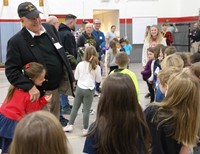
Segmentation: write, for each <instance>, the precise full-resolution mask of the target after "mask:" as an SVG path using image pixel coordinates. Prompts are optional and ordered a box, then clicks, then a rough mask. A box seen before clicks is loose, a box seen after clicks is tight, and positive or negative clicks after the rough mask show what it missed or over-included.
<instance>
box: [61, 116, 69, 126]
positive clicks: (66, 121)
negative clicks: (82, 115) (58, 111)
mask: <svg viewBox="0 0 200 154" xmlns="http://www.w3.org/2000/svg"><path fill="white" fill-rule="evenodd" d="M68 122H69V120H68V119H65V118H64V117H63V116H62V117H60V123H61V125H62V126H63V127H65V126H67V124H68Z"/></svg>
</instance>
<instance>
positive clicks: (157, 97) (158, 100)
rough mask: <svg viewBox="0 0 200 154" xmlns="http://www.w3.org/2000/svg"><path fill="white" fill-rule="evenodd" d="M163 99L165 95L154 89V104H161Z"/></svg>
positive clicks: (158, 89)
mask: <svg viewBox="0 0 200 154" xmlns="http://www.w3.org/2000/svg"><path fill="white" fill-rule="evenodd" d="M164 98H165V95H164V94H163V93H162V92H161V91H160V87H159V86H157V87H156V96H155V101H156V102H162V100H163V99H164Z"/></svg>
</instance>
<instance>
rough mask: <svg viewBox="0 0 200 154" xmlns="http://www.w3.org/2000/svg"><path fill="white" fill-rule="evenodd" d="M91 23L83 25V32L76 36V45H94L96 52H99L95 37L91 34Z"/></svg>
mask: <svg viewBox="0 0 200 154" xmlns="http://www.w3.org/2000/svg"><path fill="white" fill-rule="evenodd" d="M92 31H93V24H92V23H87V24H86V25H85V32H83V33H82V35H80V36H79V37H78V40H77V47H88V46H91V45H92V46H94V47H95V48H96V50H97V52H98V53H100V47H99V43H98V40H97V38H96V37H95V36H94V35H93V34H92Z"/></svg>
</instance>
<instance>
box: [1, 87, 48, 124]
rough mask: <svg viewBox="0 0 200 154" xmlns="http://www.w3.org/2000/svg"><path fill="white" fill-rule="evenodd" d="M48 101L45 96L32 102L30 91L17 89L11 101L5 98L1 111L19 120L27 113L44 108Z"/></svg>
mask: <svg viewBox="0 0 200 154" xmlns="http://www.w3.org/2000/svg"><path fill="white" fill-rule="evenodd" d="M47 103H48V102H47V101H46V99H45V98H44V96H43V97H41V98H39V100H38V101H35V102H31V101H30V94H29V93H28V92H25V91H23V90H19V89H15V91H14V93H13V96H12V98H11V99H10V101H9V102H7V101H6V99H5V100H4V102H3V104H2V106H1V108H0V113H1V114H3V115H4V116H5V117H7V118H9V119H12V120H17V121H19V120H20V119H21V118H23V116H25V115H26V114H28V113H31V112H33V111H37V110H40V109H42V108H43V107H44V105H45V104H47Z"/></svg>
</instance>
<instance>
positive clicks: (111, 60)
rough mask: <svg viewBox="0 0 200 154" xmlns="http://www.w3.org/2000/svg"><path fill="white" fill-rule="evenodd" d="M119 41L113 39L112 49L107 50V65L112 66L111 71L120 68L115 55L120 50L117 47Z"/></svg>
mask: <svg viewBox="0 0 200 154" xmlns="http://www.w3.org/2000/svg"><path fill="white" fill-rule="evenodd" d="M117 43H118V42H116V41H115V40H112V41H111V42H110V49H109V50H108V51H107V66H108V67H109V68H110V72H112V71H113V70H114V69H117V68H118V66H117V64H116V63H115V57H116V55H117V53H119V52H120V51H119V50H118V48H117ZM110 72H109V73H110Z"/></svg>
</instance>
